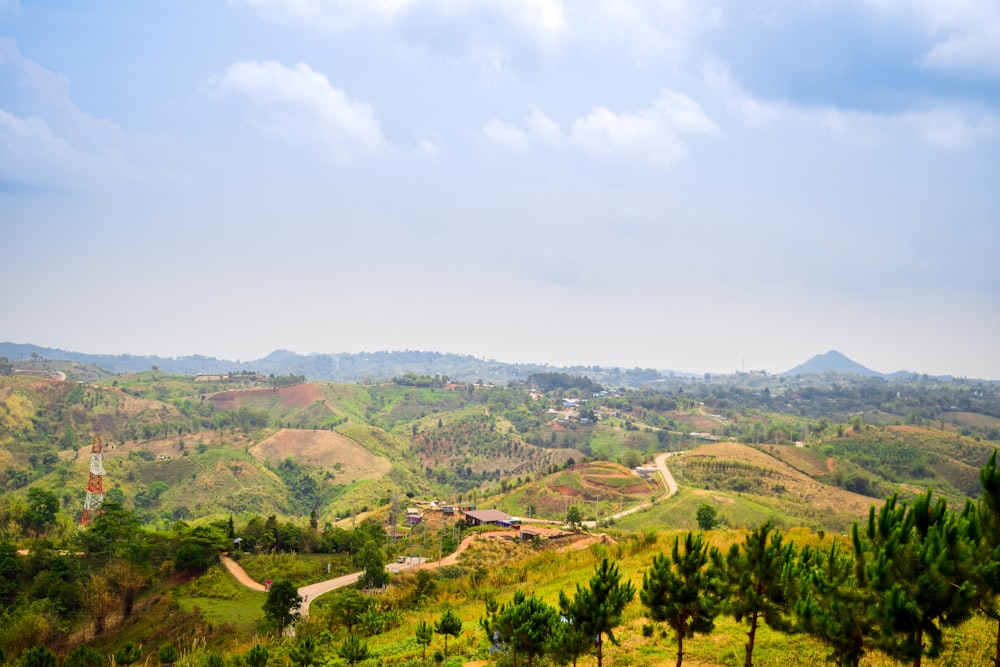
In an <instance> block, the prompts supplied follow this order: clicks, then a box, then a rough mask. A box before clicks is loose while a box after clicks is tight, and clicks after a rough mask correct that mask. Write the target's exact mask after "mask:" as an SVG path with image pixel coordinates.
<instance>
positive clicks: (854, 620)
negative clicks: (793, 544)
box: [794, 542, 872, 667]
mask: <svg viewBox="0 0 1000 667" xmlns="http://www.w3.org/2000/svg"><path fill="white" fill-rule="evenodd" d="M799 571H800V589H799V592H798V593H799V594H798V599H797V600H796V602H795V608H794V609H795V616H796V618H797V621H798V623H797V624H798V629H800V630H804V631H805V632H807V633H809V634H811V635H812V636H814V637H816V638H817V639H820V640H821V641H823V642H824V643H825V644H826V645H827V646H829V647H830V649H831V651H832V652H831V655H830V656H829V658H828V659H829V660H833V661H834V662H836V663H837V664H838V665H840V666H841V667H857V665H858V663H859V662H860V660H861V656H862V655H863V654H864V650H865V642H866V640H867V638H868V637H869V636H870V633H871V631H872V627H871V619H870V618H869V616H868V605H869V604H870V602H871V594H870V592H869V591H868V589H867V588H864V587H861V586H859V585H858V580H857V576H856V571H855V562H854V558H853V556H852V554H851V553H850V552H848V553H844V552H843V551H841V549H840V547H839V545H838V543H837V542H834V543H833V544H832V545H830V548H829V550H827V551H825V552H824V551H820V550H818V549H808V548H806V549H803V551H802V555H801V557H800V559H799Z"/></svg>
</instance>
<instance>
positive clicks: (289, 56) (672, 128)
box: [0, 0, 1000, 378]
mask: <svg viewBox="0 0 1000 667" xmlns="http://www.w3.org/2000/svg"><path fill="white" fill-rule="evenodd" d="M998 31H1000V5H998V4H997V3H996V2H994V1H992V0H966V1H963V2H930V1H925V0H918V1H914V2H902V1H899V0H848V1H847V2H842V3H798V4H795V3H786V2H781V1H778V0H775V1H773V2H763V3H758V4H757V5H754V6H753V7H750V6H747V5H745V4H744V3H739V2H735V1H734V0H717V1H710V2H703V1H700V0H677V1H676V2H670V3H662V2H653V1H652V0H649V1H647V0H625V1H622V2H609V1H606V0H590V1H586V2H580V3H568V2H565V1H564V0H538V1H530V0H513V1H512V2H508V3H491V2H486V1H485V0H469V1H468V2H463V3H455V2H451V1H450V0H391V1H388V0H386V1H378V2H357V1H356V0H225V1H224V0H206V1H205V2H199V3H182V4H177V3H173V2H166V1H165V0H152V1H150V2H144V3H129V2H124V1H122V0H111V1H109V2H104V3H99V4H79V3H73V2H66V1H65V0H61V1H57V2H49V3H44V5H39V4H37V3H20V2H18V1H17V0H0V242H2V244H3V246H4V249H5V253H4V259H3V261H2V262H0V303H2V304H3V308H4V309H3V311H2V315H0V339H6V340H15V341H25V342H30V343H32V344H36V345H40V346H45V347H52V348H61V349H66V350H74V351H85V350H87V351H92V353H95V354H106V353H112V352H111V351H114V352H113V353H116V354H136V355H147V354H148V355H159V356H164V357H177V356H186V355H192V354H203V355H206V356H214V357H228V358H232V359H236V358H239V359H258V358H261V357H263V356H265V355H267V354H269V353H270V352H272V351H274V350H276V349H289V350H295V351H296V352H297V353H301V354H309V353H313V352H315V353H334V352H359V351H375V350H406V349H410V350H437V351H442V352H453V353H456V354H469V355H472V356H475V357H480V358H487V359H497V360H503V361H510V362H520V363H548V364H551V365H555V366H574V365H594V364H598V365H602V366H618V367H623V368H633V367H636V366H639V367H642V368H658V369H674V370H677V371H681V372H698V373H700V372H712V373H730V372H733V371H736V370H740V369H742V368H745V369H748V370H749V369H765V370H768V371H769V372H782V371H785V370H788V369H790V368H792V367H794V366H796V365H797V364H800V363H802V362H804V361H805V360H807V359H808V358H810V357H812V356H813V355H815V354H818V353H822V352H823V351H826V350H831V349H833V350H839V351H840V352H842V353H843V354H845V355H846V356H847V357H849V358H850V359H852V360H855V361H857V362H858V363H861V364H862V365H864V366H866V367H868V368H871V369H873V370H877V371H879V372H885V373H891V372H895V371H897V370H910V371H913V372H919V373H926V374H930V375H945V374H950V375H954V376H958V377H962V376H967V377H975V378H1000V351H998V348H997V345H996V340H997V337H998V334H1000V261H997V251H998V250H1000V187H997V174H1000V85H998V84H1000V46H998V44H1000V42H998V40H996V39H995V36H996V35H997V34H998Z"/></svg>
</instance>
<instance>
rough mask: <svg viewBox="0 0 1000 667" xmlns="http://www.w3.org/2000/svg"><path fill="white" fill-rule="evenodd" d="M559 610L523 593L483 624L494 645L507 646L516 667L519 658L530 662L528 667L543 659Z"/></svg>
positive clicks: (515, 594)
mask: <svg viewBox="0 0 1000 667" xmlns="http://www.w3.org/2000/svg"><path fill="white" fill-rule="evenodd" d="M556 616H557V614H556V610H555V609H553V608H552V607H551V606H549V605H547V604H546V603H545V602H543V601H542V600H541V599H539V598H537V597H535V596H534V595H531V596H529V597H526V596H525V595H524V593H523V592H522V591H517V592H516V593H514V597H513V599H512V600H511V601H510V602H509V603H507V604H505V605H503V606H502V607H500V609H499V611H497V612H496V613H495V614H492V615H490V616H489V617H487V618H486V619H484V620H483V623H482V625H483V629H484V630H486V634H487V635H488V636H489V637H490V640H491V641H493V642H502V643H504V644H506V645H507V646H508V647H509V648H510V650H511V654H512V656H513V658H514V667H517V659H518V656H526V657H527V658H528V667H531V665H532V663H533V662H534V659H535V658H536V657H538V656H541V655H544V654H545V651H546V649H547V648H548V646H549V644H550V640H551V637H552V632H553V628H554V626H555V624H556V620H557V619H556Z"/></svg>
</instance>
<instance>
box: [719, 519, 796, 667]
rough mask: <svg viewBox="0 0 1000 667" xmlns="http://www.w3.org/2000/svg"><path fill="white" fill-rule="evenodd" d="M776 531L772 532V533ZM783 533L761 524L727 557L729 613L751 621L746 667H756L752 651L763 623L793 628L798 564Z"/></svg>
mask: <svg viewBox="0 0 1000 667" xmlns="http://www.w3.org/2000/svg"><path fill="white" fill-rule="evenodd" d="M772 531H773V532H772ZM782 542H783V537H782V535H781V533H780V532H779V531H777V530H775V528H774V524H773V523H771V522H770V521H767V522H766V523H764V524H762V525H761V526H759V527H757V528H756V529H754V530H753V531H751V532H750V534H749V535H747V536H746V538H745V539H744V540H743V543H742V544H734V545H732V546H731V547H730V548H729V553H728V554H727V555H726V580H727V588H728V591H727V598H728V600H729V602H728V612H729V613H730V614H731V615H732V616H733V617H734V618H735V619H736V620H737V621H742V620H743V619H744V618H746V619H749V622H750V628H749V630H747V643H746V645H745V647H744V649H745V651H744V660H743V665H744V667H753V649H754V642H755V641H756V638H757V628H758V627H760V622H761V621H763V622H764V623H767V625H768V626H770V627H771V628H773V629H775V630H779V631H783V632H787V631H788V630H790V629H791V628H792V624H791V620H790V618H789V616H788V614H789V612H790V610H791V609H790V608H791V604H792V600H793V597H792V596H791V595H790V591H789V587H790V585H791V582H792V577H793V574H794V565H795V546H794V545H793V544H791V543H789V544H788V545H783V544H782Z"/></svg>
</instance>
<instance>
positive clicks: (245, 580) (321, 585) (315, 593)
mask: <svg viewBox="0 0 1000 667" xmlns="http://www.w3.org/2000/svg"><path fill="white" fill-rule="evenodd" d="M680 453H681V452H664V453H662V454H657V456H656V467H657V468H659V471H660V476H661V477H663V483H664V484H665V485H666V487H667V492H666V493H665V494H664V496H663V499H664V500H666V499H667V498H670V497H671V496H673V495H674V494H675V493H677V482H676V481H675V480H674V476H673V475H672V474H670V470H669V469H668V468H667V459H668V458H670V457H671V456H674V455H676V454H680ZM650 507H652V503H641V504H639V505H637V506H635V507H632V508H630V509H627V510H625V511H623V512H619V513H617V514H613V515H611V516H610V517H608V519H615V520H618V519H620V518H622V517H625V516H628V515H629V514H634V513H635V512H639V511H641V510H644V509H648V508H650ZM605 520H607V519H605ZM583 525H584V526H586V527H588V528H595V527H596V526H597V522H596V521H585V522H583ZM509 534H510V532H509V531H500V532H496V533H478V534H476V535H469V536H468V537H466V538H465V539H464V540H462V542H461V544H459V545H458V549H456V550H455V552H454V553H452V554H449V555H448V556H445V557H444V558H443V559H441V560H438V561H425V562H423V563H421V564H420V565H417V566H415V567H414V566H411V568H412V569H424V570H427V569H432V568H436V567H441V566H442V565H453V564H454V563H456V562H458V558H459V555H460V554H461V553H462V552H463V551H465V550H466V549H468V548H469V545H470V544H472V543H473V542H474V541H475V540H477V539H489V538H492V537H497V536H504V535H509ZM219 560H221V561H222V564H223V565H225V567H226V569H227V570H229V572H230V573H231V574H232V575H233V576H234V577H236V580H237V581H239V582H240V583H241V584H243V585H244V586H246V587H247V588H250V589H252V590H255V591H263V590H265V588H264V585H263V584H261V583H259V582H257V581H254V580H253V579H251V578H250V575H249V574H247V572H246V570H244V569H243V568H242V567H240V564H239V563H237V562H236V561H234V560H233V559H232V558H230V557H229V556H227V555H226V554H222V555H221V556H219ZM385 567H386V569H387V570H389V571H390V572H393V573H397V572H399V571H400V570H401V569H402V568H400V567H399V564H398V563H389V564H388V565H386V566H385ZM361 574H362V573H361V572H351V573H350V574H345V575H343V576H341V577H336V578H335V579H327V580H326V581H320V582H317V583H315V584H309V585H308V586H302V587H301V588H299V589H298V590H299V595H300V596H301V597H302V604H301V605H300V606H299V614H300V615H301V616H302V617H303V618H305V617H308V616H309V605H310V604H312V601H313V600H315V599H316V598H318V597H319V596H320V595H323V594H324V593H329V592H330V591H333V590H336V589H338V588H343V587H344V586H350V585H352V584H354V583H356V582H357V581H358V579H360V578H361Z"/></svg>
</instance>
